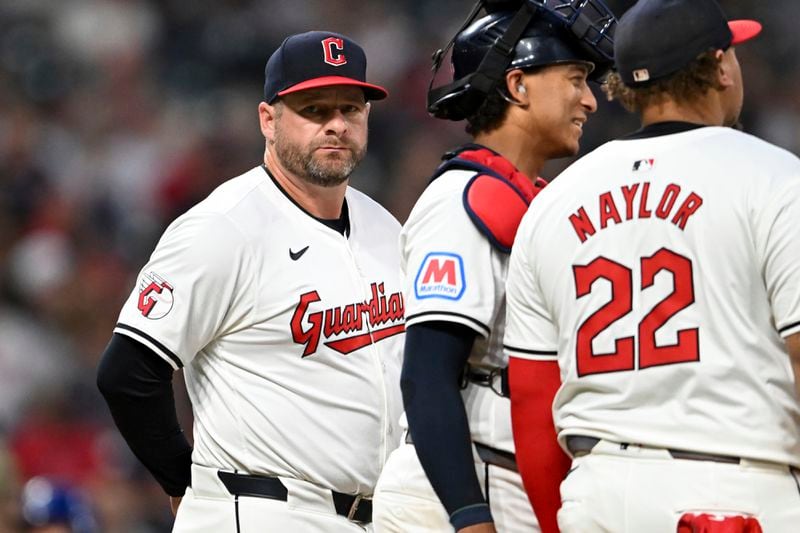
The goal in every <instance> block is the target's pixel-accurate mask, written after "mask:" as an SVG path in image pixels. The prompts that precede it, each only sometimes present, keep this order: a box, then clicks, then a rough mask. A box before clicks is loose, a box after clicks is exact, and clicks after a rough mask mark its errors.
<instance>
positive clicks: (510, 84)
mask: <svg viewBox="0 0 800 533" xmlns="http://www.w3.org/2000/svg"><path fill="white" fill-rule="evenodd" d="M506 92H507V93H508V95H509V97H510V98H511V100H512V103H516V104H518V105H522V106H525V105H527V104H528V103H529V102H530V98H531V97H530V95H529V94H528V87H527V86H526V84H525V73H524V72H523V71H522V70H520V69H518V68H517V69H514V70H509V71H508V72H507V73H506Z"/></svg>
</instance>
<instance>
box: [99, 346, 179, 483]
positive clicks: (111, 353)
mask: <svg viewBox="0 0 800 533" xmlns="http://www.w3.org/2000/svg"><path fill="white" fill-rule="evenodd" d="M172 374H173V369H172V367H171V366H170V365H169V363H167V362H166V361H164V360H163V359H162V358H161V357H159V356H158V355H157V354H156V353H155V352H153V351H152V350H150V349H149V348H147V347H146V346H144V345H143V344H141V343H139V342H137V341H135V340H133V339H131V338H129V337H126V336H125V335H119V334H114V336H113V337H112V338H111V342H110V343H109V344H108V346H107V347H106V350H105V352H104V353H103V357H102V359H101V361H100V365H99V367H98V369H97V387H98V388H99V389H100V392H101V393H102V394H103V397H104V398H105V399H106V402H107V403H108V407H109V409H110V410H111V416H112V417H113V418H114V422H115V423H116V425H117V428H119V431H120V433H121V434H122V436H123V438H124V439H125V441H126V442H127V443H128V446H130V448H131V450H132V451H133V453H134V455H136V457H137V458H138V459H139V460H140V461H141V462H142V463H143V464H144V466H145V467H147V469H148V470H149V471H150V473H151V474H153V477H155V478H156V481H158V483H159V484H160V485H161V486H162V487H163V489H164V491H165V492H166V493H167V494H169V495H170V496H183V493H184V491H185V490H186V487H187V486H189V484H190V482H191V473H190V468H191V464H192V447H191V446H190V445H189V442H188V441H187V440H186V436H185V435H184V433H183V430H181V427H180V425H179V424H178V417H177V414H176V412H175V398H174V395H173V391H172Z"/></svg>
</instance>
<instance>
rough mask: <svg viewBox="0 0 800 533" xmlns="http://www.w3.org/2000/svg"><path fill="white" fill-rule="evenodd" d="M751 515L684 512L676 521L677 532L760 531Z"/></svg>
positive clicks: (733, 532)
mask: <svg viewBox="0 0 800 533" xmlns="http://www.w3.org/2000/svg"><path fill="white" fill-rule="evenodd" d="M762 531H763V530H762V529H761V524H759V523H758V520H756V519H755V518H753V517H752V516H719V515H714V514H706V513H703V514H692V513H686V514H685V515H683V516H682V517H681V519H680V521H679V522H678V533H762Z"/></svg>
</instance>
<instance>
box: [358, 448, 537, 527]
mask: <svg viewBox="0 0 800 533" xmlns="http://www.w3.org/2000/svg"><path fill="white" fill-rule="evenodd" d="M473 456H474V457H475V469H476V472H477V474H478V481H479V482H480V483H481V486H482V487H484V491H486V479H487V475H488V479H489V483H488V492H489V506H490V508H491V510H492V516H493V517H494V520H495V527H496V528H497V531H499V532H502V533H536V532H538V531H539V524H538V523H537V522H536V517H535V515H534V514H533V510H532V509H531V506H530V503H529V502H528V496H527V494H526V493H525V489H524V488H523V486H522V478H520V476H519V474H517V473H516V472H513V471H511V470H507V469H505V468H501V467H498V466H495V465H487V464H486V463H484V462H483V461H481V460H480V458H479V457H478V455H477V453H476V452H475V450H474V447H473ZM372 519H373V525H374V528H375V533H452V532H453V531H454V529H453V526H452V525H450V521H449V516H448V514H447V511H445V509H444V507H443V506H442V503H441V501H439V497H438V496H436V493H435V492H434V490H433V487H432V486H431V484H430V482H429V481H428V478H427V476H426V475H425V471H424V470H423V469H422V465H421V464H420V462H419V458H418V457H417V451H416V448H415V447H414V445H413V444H406V443H403V444H401V445H400V447H399V448H397V449H396V450H395V451H393V452H392V454H391V455H390V456H389V460H388V461H387V462H386V465H385V466H384V468H383V471H382V472H381V476H380V478H379V479H378V484H377V486H376V487H375V496H374V498H373V511H372Z"/></svg>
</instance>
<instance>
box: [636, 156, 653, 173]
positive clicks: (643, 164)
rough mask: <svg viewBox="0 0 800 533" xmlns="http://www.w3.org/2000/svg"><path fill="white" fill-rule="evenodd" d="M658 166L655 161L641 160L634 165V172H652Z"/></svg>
mask: <svg viewBox="0 0 800 533" xmlns="http://www.w3.org/2000/svg"><path fill="white" fill-rule="evenodd" d="M655 164H656V160H655V159H640V160H639V161H636V162H634V163H633V171H634V172H641V171H644V170H650V169H652V168H653V166H654V165H655Z"/></svg>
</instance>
